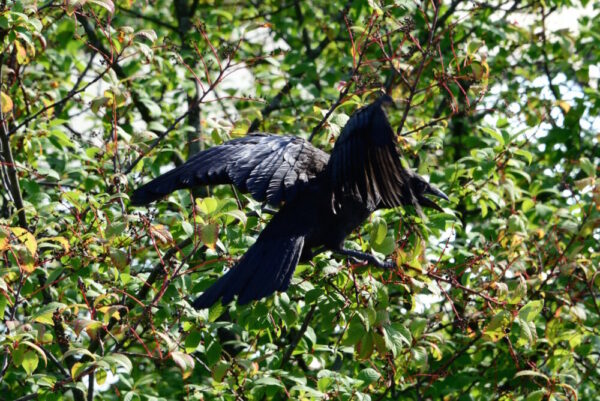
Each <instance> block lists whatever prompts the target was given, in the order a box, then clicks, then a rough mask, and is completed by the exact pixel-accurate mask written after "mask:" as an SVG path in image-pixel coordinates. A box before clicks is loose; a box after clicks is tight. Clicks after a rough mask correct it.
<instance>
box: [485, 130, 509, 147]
mask: <svg viewBox="0 0 600 401" xmlns="http://www.w3.org/2000/svg"><path fill="white" fill-rule="evenodd" d="M480 129H481V131H482V132H484V133H486V134H488V135H489V136H491V137H492V138H494V139H495V140H497V141H498V143H499V144H500V146H504V137H503V136H502V134H501V133H499V132H498V131H496V130H494V129H493V128H490V127H481V128H480Z"/></svg>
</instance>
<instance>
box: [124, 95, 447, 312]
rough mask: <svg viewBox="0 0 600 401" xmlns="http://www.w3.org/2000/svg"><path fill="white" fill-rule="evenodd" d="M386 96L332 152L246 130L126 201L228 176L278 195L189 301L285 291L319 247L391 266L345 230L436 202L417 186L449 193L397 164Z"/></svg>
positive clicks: (244, 187)
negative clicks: (216, 275)
mask: <svg viewBox="0 0 600 401" xmlns="http://www.w3.org/2000/svg"><path fill="white" fill-rule="evenodd" d="M391 103H392V99H391V98H390V97H389V96H387V95H383V96H382V97H380V98H379V99H377V100H376V101H375V102H373V103H371V104H370V105H368V106H365V107H363V108H361V109H359V110H358V111H356V112H355V113H354V114H353V115H352V116H351V117H350V119H349V120H348V123H347V124H346V126H345V127H344V129H343V130H342V133H341V134H340V136H339V138H338V139H337V141H336V143H335V146H334V148H333V151H332V153H331V155H329V154H327V153H325V152H323V151H322V150H320V149H317V148H316V147H314V146H313V145H311V144H310V142H308V141H306V140H305V139H302V138H298V137H293V136H279V135H269V134H252V135H248V136H245V137H243V138H237V139H233V140H231V141H229V142H225V143H224V144H222V145H219V146H214V147H212V148H210V149H207V150H204V151H202V152H200V153H198V154H196V155H194V156H192V157H191V158H190V159H189V160H188V161H187V162H186V163H184V164H182V165H181V166H179V167H177V168H175V169H173V170H171V171H169V172H167V173H166V174H163V175H161V176H160V177H158V178H155V179H154V180H152V181H150V182H149V183H147V184H145V185H143V186H142V187H140V188H138V189H136V190H135V191H134V192H133V196H132V197H131V203H132V204H133V205H146V204H148V203H150V202H153V201H155V200H157V199H160V198H161V197H163V196H165V195H167V194H169V193H171V192H173V191H175V190H177V189H182V188H191V187H195V186H199V185H217V184H233V185H235V186H236V187H237V188H238V189H239V190H241V191H243V192H249V193H250V194H251V195H252V196H253V197H254V198H255V199H256V200H258V201H266V202H267V203H269V204H270V205H274V206H279V205H281V204H283V206H282V207H281V209H280V210H279V211H278V212H277V213H276V214H275V215H274V216H273V218H272V219H271V220H270V221H269V223H268V224H267V226H266V227H265V228H264V230H263V231H262V232H261V233H260V235H259V236H258V239H257V240H256V242H255V243H254V245H252V246H251V247H250V248H249V249H248V251H247V252H246V253H245V254H244V255H243V256H242V257H241V258H240V260H239V261H238V263H237V265H236V266H234V267H233V268H232V269H230V270H229V271H228V272H227V273H225V274H224V275H223V276H222V277H221V278H220V279H219V280H218V281H217V282H216V283H214V284H213V285H212V286H211V287H210V288H208V289H207V290H206V291H205V292H204V293H203V294H202V295H201V296H200V297H199V298H197V299H196V300H195V301H194V303H193V306H194V307H195V308H197V309H201V308H207V307H210V306H211V305H212V304H214V303H215V302H216V301H217V300H219V298H221V300H222V303H223V304H226V303H229V302H231V301H232V300H233V298H234V296H236V295H237V296H238V299H237V302H238V303H239V304H246V303H248V302H250V301H252V300H258V299H261V298H263V297H266V296H269V295H271V294H272V293H274V292H275V291H286V290H287V289H288V287H289V285H290V281H291V279H292V276H293V274H294V270H295V268H296V265H297V264H298V262H299V261H308V260H310V259H312V257H313V256H315V255H316V254H318V253H320V252H323V251H324V250H331V251H333V252H334V253H337V254H340V255H344V256H349V257H352V258H355V259H360V260H364V261H367V262H369V263H371V264H373V265H375V266H377V267H380V268H393V267H395V263H393V262H385V261H384V262H382V261H380V260H378V259H377V258H375V257H374V256H373V255H371V254H367V253H364V252H358V251H354V250H349V249H345V248H344V247H343V244H344V239H345V238H346V236H347V235H348V234H350V233H351V232H352V231H353V230H354V229H356V228H357V227H358V226H359V225H361V224H362V223H363V222H364V221H365V220H366V219H367V218H368V217H369V215H370V214H371V213H372V212H373V211H375V210H377V209H382V208H394V207H397V206H407V205H411V206H413V207H415V208H416V209H417V210H418V211H420V207H421V206H425V207H430V208H434V209H437V210H440V211H441V210H442V209H441V208H440V207H439V206H438V205H437V204H436V203H434V202H433V201H431V200H430V199H428V198H426V197H425V195H434V196H437V197H440V198H443V199H445V200H448V197H447V196H446V195H445V194H444V193H443V192H442V191H440V190H439V189H437V188H436V187H434V186H432V185H430V184H429V183H427V181H425V179H423V178H422V177H421V176H419V175H417V174H416V173H414V172H412V171H411V170H409V169H405V168H404V167H403V166H402V163H401V161H400V155H399V153H398V151H397V150H396V141H395V135H394V131H393V130H392V127H391V126H390V123H389V121H388V119H387V115H386V113H385V111H384V109H383V106H384V105H386V104H391Z"/></svg>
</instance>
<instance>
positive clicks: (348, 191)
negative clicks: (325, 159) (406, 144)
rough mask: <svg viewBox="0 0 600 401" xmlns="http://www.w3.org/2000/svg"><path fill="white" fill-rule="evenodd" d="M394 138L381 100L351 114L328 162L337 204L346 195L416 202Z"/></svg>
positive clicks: (391, 203) (389, 203)
mask: <svg viewBox="0 0 600 401" xmlns="http://www.w3.org/2000/svg"><path fill="white" fill-rule="evenodd" d="M394 138H395V136H394V131H393V129H392V127H391V125H390V123H389V121H388V119H387V116H386V114H385V111H384V110H383V108H382V106H381V102H380V101H377V102H375V103H373V104H371V105H369V106H366V107H364V108H362V109H360V110H358V111H357V112H356V113H354V114H353V115H352V117H350V120H348V123H347V124H346V126H345V127H344V129H343V130H342V133H341V135H340V137H339V138H338V140H337V142H336V143H335V146H334V148H333V151H332V153H331V158H330V160H329V164H328V166H327V170H328V174H329V177H330V179H331V182H332V185H333V190H334V197H335V198H334V207H335V204H336V203H337V202H339V201H340V200H341V199H342V198H343V197H344V196H351V197H353V198H355V199H357V200H359V201H361V202H365V203H367V204H371V205H374V206H376V207H379V208H392V207H396V206H400V205H408V204H416V199H415V198H414V195H413V193H412V190H411V187H410V185H409V182H410V175H411V173H410V172H409V171H408V170H406V169H405V168H404V167H403V166H402V162H401V160H400V154H399V153H398V151H397V150H396V141H395V139H394Z"/></svg>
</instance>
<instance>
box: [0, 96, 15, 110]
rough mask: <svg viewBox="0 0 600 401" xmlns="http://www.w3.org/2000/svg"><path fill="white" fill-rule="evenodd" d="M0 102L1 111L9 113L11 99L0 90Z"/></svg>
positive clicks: (11, 107) (11, 103)
mask: <svg viewBox="0 0 600 401" xmlns="http://www.w3.org/2000/svg"><path fill="white" fill-rule="evenodd" d="M0 102H1V103H2V104H1V105H0V109H1V110H2V113H10V112H11V111H12V109H13V101H12V99H11V98H10V96H8V95H7V94H6V93H4V92H0Z"/></svg>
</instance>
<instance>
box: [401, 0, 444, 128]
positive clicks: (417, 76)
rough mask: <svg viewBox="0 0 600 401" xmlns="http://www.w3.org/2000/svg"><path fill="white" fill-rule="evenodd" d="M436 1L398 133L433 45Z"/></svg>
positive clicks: (436, 13)
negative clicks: (425, 44)
mask: <svg viewBox="0 0 600 401" xmlns="http://www.w3.org/2000/svg"><path fill="white" fill-rule="evenodd" d="M437 3H438V4H437V5H436V7H435V11H434V14H433V21H432V23H431V27H430V28H429V29H430V30H429V39H428V40H427V49H426V50H425V51H424V53H423V59H422V60H421V63H420V64H419V67H418V68H417V72H416V74H415V78H414V82H413V85H412V87H411V89H410V92H409V94H408V99H406V107H405V108H404V112H403V113H402V118H401V119H400V124H399V125H398V130H397V133H398V134H400V133H401V132H402V128H404V123H405V122H406V119H407V118H408V112H409V111H410V109H411V105H412V99H413V97H414V96H415V92H416V90H417V86H418V85H419V80H420V79H421V74H422V73H423V70H424V69H425V64H426V63H427V60H428V59H429V57H427V56H428V54H429V52H430V51H431V48H432V46H433V38H434V36H435V28H436V25H437V20H438V15H439V12H440V7H441V5H440V4H439V2H437Z"/></svg>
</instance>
